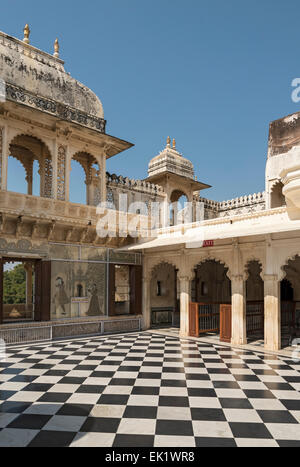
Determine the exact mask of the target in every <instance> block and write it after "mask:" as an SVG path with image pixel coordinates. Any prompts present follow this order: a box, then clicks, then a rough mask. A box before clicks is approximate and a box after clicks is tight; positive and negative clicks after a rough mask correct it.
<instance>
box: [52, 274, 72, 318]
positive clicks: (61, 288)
mask: <svg viewBox="0 0 300 467" xmlns="http://www.w3.org/2000/svg"><path fill="white" fill-rule="evenodd" d="M69 301H70V300H69V298H68V296H67V294H66V291H65V283H64V280H63V279H62V278H61V277H57V278H56V280H55V294H54V303H55V314H57V315H58V314H59V313H60V312H61V314H62V316H66V315H67V312H66V305H67V304H68V303H69Z"/></svg>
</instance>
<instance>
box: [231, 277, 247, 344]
mask: <svg viewBox="0 0 300 467" xmlns="http://www.w3.org/2000/svg"><path fill="white" fill-rule="evenodd" d="M231 290H232V297H231V304H232V338H231V343H232V345H244V344H247V333H246V282H245V280H244V277H243V275H236V276H232V277H231Z"/></svg>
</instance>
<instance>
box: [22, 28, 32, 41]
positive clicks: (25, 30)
mask: <svg viewBox="0 0 300 467" xmlns="http://www.w3.org/2000/svg"><path fill="white" fill-rule="evenodd" d="M30 32H31V31H30V28H29V26H28V24H26V25H25V28H24V39H23V42H25V44H29V43H30V42H29V36H30Z"/></svg>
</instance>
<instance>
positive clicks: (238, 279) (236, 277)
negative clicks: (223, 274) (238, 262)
mask: <svg viewBox="0 0 300 467" xmlns="http://www.w3.org/2000/svg"><path fill="white" fill-rule="evenodd" d="M230 279H231V281H236V282H244V281H245V280H246V278H245V275H243V274H232V275H231V276H230Z"/></svg>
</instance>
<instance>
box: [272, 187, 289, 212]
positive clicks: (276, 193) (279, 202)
mask: <svg viewBox="0 0 300 467" xmlns="http://www.w3.org/2000/svg"><path fill="white" fill-rule="evenodd" d="M283 187H284V185H283V183H282V182H279V181H278V182H277V183H276V184H275V185H274V186H273V187H272V190H271V209H275V208H280V207H281V206H285V205H286V201H285V197H284V195H283V193H282V190H283Z"/></svg>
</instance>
